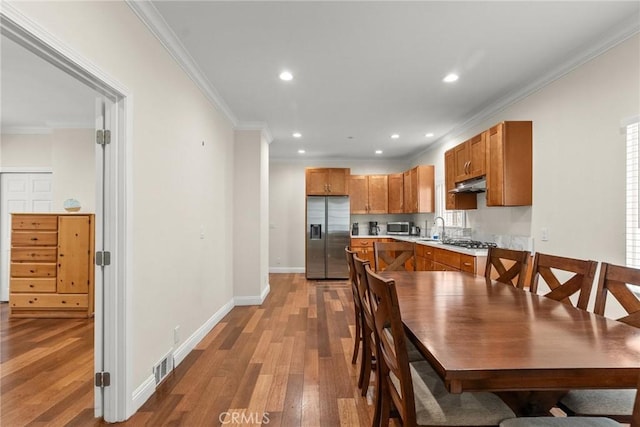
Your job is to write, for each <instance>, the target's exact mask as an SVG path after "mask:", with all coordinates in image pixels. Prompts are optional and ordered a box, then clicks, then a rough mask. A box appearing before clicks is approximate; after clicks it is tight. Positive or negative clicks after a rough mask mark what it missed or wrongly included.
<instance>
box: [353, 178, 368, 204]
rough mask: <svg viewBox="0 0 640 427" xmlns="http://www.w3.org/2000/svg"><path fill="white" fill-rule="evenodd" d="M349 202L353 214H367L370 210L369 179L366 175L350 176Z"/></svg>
mask: <svg viewBox="0 0 640 427" xmlns="http://www.w3.org/2000/svg"><path fill="white" fill-rule="evenodd" d="M349 181H350V182H349V203H350V205H351V214H366V213H367V212H368V207H369V206H368V204H369V203H368V193H369V191H368V180H367V176H366V175H351V176H350V177H349Z"/></svg>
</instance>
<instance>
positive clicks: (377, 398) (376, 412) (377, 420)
mask: <svg viewBox="0 0 640 427" xmlns="http://www.w3.org/2000/svg"><path fill="white" fill-rule="evenodd" d="M380 378H381V377H380V363H376V371H375V386H374V398H373V403H374V405H375V406H374V409H373V425H374V426H375V427H378V426H383V424H382V422H381V416H380V413H381V405H382V391H381V387H382V384H381V383H380ZM388 424H389V421H388V419H387V424H386V425H385V427H387V426H388Z"/></svg>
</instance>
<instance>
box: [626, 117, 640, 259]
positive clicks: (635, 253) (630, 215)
mask: <svg viewBox="0 0 640 427" xmlns="http://www.w3.org/2000/svg"><path fill="white" fill-rule="evenodd" d="M626 134H627V266H629V267H635V268H640V223H639V218H638V211H639V209H638V208H639V206H638V203H639V202H640V199H639V197H638V196H639V195H638V192H639V191H638V190H639V185H638V184H639V183H638V179H639V178H640V176H639V175H638V160H639V159H638V122H637V121H636V122H635V123H632V124H629V125H627V126H626Z"/></svg>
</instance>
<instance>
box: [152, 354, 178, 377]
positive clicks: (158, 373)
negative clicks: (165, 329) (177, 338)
mask: <svg viewBox="0 0 640 427" xmlns="http://www.w3.org/2000/svg"><path fill="white" fill-rule="evenodd" d="M172 370H173V354H172V353H171V352H169V353H167V354H166V355H165V356H164V357H163V358H162V359H161V360H160V361H159V362H158V363H156V365H155V366H154V367H153V374H154V375H155V377H156V385H158V384H160V383H161V382H162V380H164V379H165V378H166V377H167V375H169V372H171V371H172Z"/></svg>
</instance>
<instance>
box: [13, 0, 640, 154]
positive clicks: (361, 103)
mask: <svg viewBox="0 0 640 427" xmlns="http://www.w3.org/2000/svg"><path fill="white" fill-rule="evenodd" d="M129 5H130V6H131V7H132V9H133V10H134V11H135V12H136V13H138V15H139V16H140V17H141V18H142V19H143V20H144V21H145V22H146V23H147V25H148V26H149V27H150V28H151V30H152V31H154V32H155V33H156V35H158V37H159V38H160V39H161V40H163V42H164V44H165V46H167V48H168V49H169V51H170V52H172V54H173V55H174V57H176V58H177V59H178V60H179V62H181V64H182V65H183V67H184V68H185V70H187V72H188V73H190V75H191V76H192V78H193V79H194V81H196V83H198V84H199V85H200V87H201V88H202V89H203V91H204V92H205V93H206V94H207V95H208V96H209V98H210V99H212V101H213V102H215V103H216V104H217V105H218V106H220V108H221V110H222V111H223V112H225V114H226V115H227V116H228V117H229V118H230V119H231V121H232V122H233V123H234V124H235V125H236V127H238V128H240V129H256V128H264V129H266V130H267V132H268V133H269V134H270V135H271V136H272V138H273V142H272V143H271V147H270V156H271V158H272V159H279V158H282V159H293V158H314V159H319V158H323V159H331V158H335V159H371V158H387V159H407V158H410V157H411V156H414V155H416V154H417V153H419V152H421V151H423V150H425V149H426V148H427V147H428V146H429V145H430V144H433V143H436V142H437V141H441V140H443V139H446V138H447V137H451V136H454V135H456V134H458V133H460V132H462V131H464V130H465V129H466V128H467V127H469V126H471V125H472V124H473V123H475V122H478V121H479V120H481V119H483V118H485V117H487V116H488V115H490V114H491V113H493V112H495V111H498V110H499V109H501V108H503V107H504V106H506V105H508V104H509V103H510V102H513V101H514V100H517V99H519V98H521V97H523V96H525V95H527V94H528V93H531V92H532V91H534V90H536V89H537V88H539V87H541V86H542V85H544V84H545V83H548V82H549V81H552V80H553V79H555V78H557V77H559V76H561V75H562V74H563V73H566V72H567V71H569V70H571V69H572V68H573V67H575V66H577V65H579V64H580V63H582V62H584V61H585V60H588V59H589V58H591V57H593V56H594V55H596V54H598V53H600V52H602V51H603V50H605V49H606V48H608V47H611V46H613V45H614V44H615V43H617V42H619V41H621V40H623V39H624V38H626V37H628V36H629V35H631V34H634V33H635V32H637V31H638V29H639V27H640V2H637V1H623V2H612V1H586V2H582V1H565V2H546V1H545V2H539V1H514V2H504V1H497V2H483V1H471V2H461V1H449V2H436V1H408V2H402V1H317V2H316V1H287V2H276V1H256V2H252V1H233V2H231V1H189V0H183V1H165V0H161V1H153V2H150V3H149V2H137V1H130V2H129ZM1 60H2V62H1V74H2V81H1V83H2V123H1V126H2V129H3V130H5V129H8V128H21V127H22V128H24V127H31V128H33V127H49V128H51V127H85V126H86V127H92V126H93V120H94V118H93V116H94V113H93V108H94V98H95V94H94V92H93V91H92V90H91V89H89V88H88V87H86V86H84V85H83V84H81V83H79V82H78V81H76V80H74V79H73V78H71V77H69V76H67V75H66V74H65V73H63V72H62V71H60V70H58V69H57V68H55V67H53V66H51V65H50V64H48V63H46V62H45V61H43V60H42V59H40V58H39V57H36V56H35V55H33V54H31V53H30V52H28V51H26V50H24V49H23V48H21V47H20V46H17V45H15V44H14V43H13V42H11V41H8V40H6V39H5V38H4V37H3V38H2V49H1ZM284 69H287V70H289V71H291V72H292V74H293V76H294V77H293V80H291V81H289V82H284V81H282V80H280V79H279V78H278V75H279V74H280V72H281V71H282V70H284ZM451 72H455V73H457V74H459V76H460V78H459V80H458V81H457V82H455V83H449V84H447V83H444V82H443V81H442V79H443V77H444V76H445V75H447V74H448V73H451ZM294 132H300V133H301V134H302V136H301V137H300V138H294V137H293V136H292V134H293V133H294ZM394 133H397V134H398V135H399V138H397V139H391V135H392V134H394ZM427 133H433V134H434V135H433V136H430V137H426V136H425V135H426V134H427ZM299 149H304V150H305V151H306V152H305V153H304V154H299V153H298V150H299ZM375 150H382V154H374V151H375Z"/></svg>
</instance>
